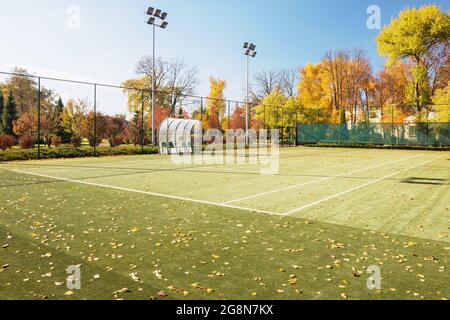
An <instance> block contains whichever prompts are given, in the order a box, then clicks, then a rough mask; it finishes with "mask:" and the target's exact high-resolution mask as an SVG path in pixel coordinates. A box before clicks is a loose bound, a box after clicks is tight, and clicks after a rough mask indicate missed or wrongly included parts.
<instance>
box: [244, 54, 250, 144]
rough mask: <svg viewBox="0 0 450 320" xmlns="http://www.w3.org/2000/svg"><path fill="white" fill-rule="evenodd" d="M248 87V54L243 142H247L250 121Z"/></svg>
mask: <svg viewBox="0 0 450 320" xmlns="http://www.w3.org/2000/svg"><path fill="white" fill-rule="evenodd" d="M249 89H250V56H249V55H247V89H246V92H247V100H246V101H247V103H246V107H245V143H246V144H249V139H248V138H249V135H248V130H249V129H250V121H249V116H250V108H249V103H250V101H249V98H250V94H249Z"/></svg>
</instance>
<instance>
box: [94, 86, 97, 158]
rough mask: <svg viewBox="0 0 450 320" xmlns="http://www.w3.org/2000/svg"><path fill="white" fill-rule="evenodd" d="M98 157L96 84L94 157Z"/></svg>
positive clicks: (95, 98) (95, 87) (95, 94)
mask: <svg viewBox="0 0 450 320" xmlns="http://www.w3.org/2000/svg"><path fill="white" fill-rule="evenodd" d="M96 156H97V85H96V84H94V157H96Z"/></svg>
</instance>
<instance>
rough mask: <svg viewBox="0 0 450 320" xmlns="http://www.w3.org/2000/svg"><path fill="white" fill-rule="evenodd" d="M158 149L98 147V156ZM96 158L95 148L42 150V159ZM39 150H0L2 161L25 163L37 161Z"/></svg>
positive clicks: (138, 153) (146, 152)
mask: <svg viewBox="0 0 450 320" xmlns="http://www.w3.org/2000/svg"><path fill="white" fill-rule="evenodd" d="M157 153H158V148H157V147H144V152H142V148H141V147H140V146H137V147H134V146H120V147H115V148H111V147H98V148H97V152H96V156H98V157H104V156H125V155H140V154H157ZM93 156H94V148H90V147H85V148H70V147H65V148H54V149H48V148H42V149H41V157H40V159H60V158H87V157H93ZM37 159H38V152H37V149H36V148H34V149H26V150H25V149H9V150H5V151H1V150H0V161H3V162H7V161H25V160H37Z"/></svg>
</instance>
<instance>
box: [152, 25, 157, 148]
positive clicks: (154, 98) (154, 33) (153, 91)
mask: <svg viewBox="0 0 450 320" xmlns="http://www.w3.org/2000/svg"><path fill="white" fill-rule="evenodd" d="M155 38H156V26H155V24H153V57H152V63H153V65H152V71H153V74H152V146H156V137H155V103H156V102H155V101H156V97H155V96H156V71H155V51H156V49H155V43H156V41H155Z"/></svg>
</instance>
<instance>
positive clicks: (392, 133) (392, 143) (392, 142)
mask: <svg viewBox="0 0 450 320" xmlns="http://www.w3.org/2000/svg"><path fill="white" fill-rule="evenodd" d="M391 109H392V120H391V121H392V127H391V130H392V131H391V136H392V138H391V140H392V141H391V146H392V147H393V146H394V140H395V138H394V105H392V108H391Z"/></svg>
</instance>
